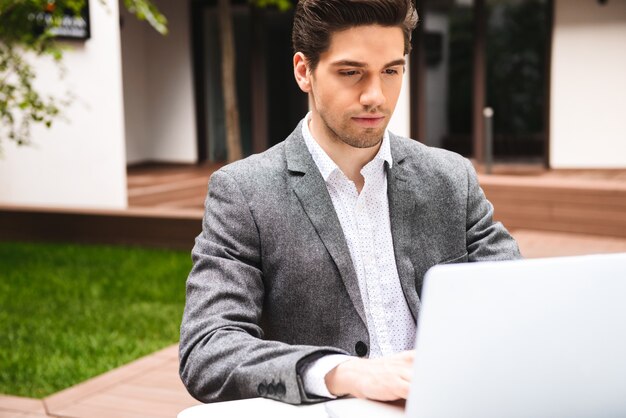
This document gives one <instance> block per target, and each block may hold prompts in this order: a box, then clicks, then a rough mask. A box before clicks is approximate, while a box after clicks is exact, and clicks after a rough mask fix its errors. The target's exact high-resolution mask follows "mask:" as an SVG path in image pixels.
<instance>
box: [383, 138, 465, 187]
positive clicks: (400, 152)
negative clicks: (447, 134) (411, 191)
mask: <svg viewBox="0 0 626 418" xmlns="http://www.w3.org/2000/svg"><path fill="white" fill-rule="evenodd" d="M394 151H395V152H394ZM392 153H393V154H395V155H394V156H393V157H394V161H398V162H399V163H403V164H406V163H408V166H410V167H413V168H415V169H419V170H420V171H424V170H425V171H428V172H431V173H437V174H440V175H442V176H444V177H447V176H449V175H453V176H455V174H456V175H459V174H460V175H462V176H463V177H465V176H466V175H467V170H468V167H469V166H471V163H470V162H469V160H468V159H467V158H465V157H463V156H462V155H460V154H457V153H456V152H453V151H449V150H446V149H443V148H437V147H432V146H428V145H425V144H422V143H421V142H419V141H416V140H414V139H411V138H406V137H402V136H397V135H393V136H392Z"/></svg>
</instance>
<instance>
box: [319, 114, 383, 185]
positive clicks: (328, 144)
mask: <svg viewBox="0 0 626 418" xmlns="http://www.w3.org/2000/svg"><path fill="white" fill-rule="evenodd" d="M308 123H309V130H310V131H311V134H312V135H313V138H314V139H315V141H316V142H317V143H318V144H319V145H320V147H322V149H323V150H324V151H325V152H326V154H328V156H329V157H330V159H331V160H333V161H334V162H335V164H337V166H338V167H339V169H341V171H342V172H343V173H344V174H345V175H346V176H347V177H348V178H349V179H350V180H351V181H353V182H354V184H355V185H356V187H357V190H358V191H359V192H360V191H361V189H362V188H363V185H364V179H363V176H362V175H361V170H362V169H363V167H364V166H365V165H366V164H367V163H369V162H370V161H372V160H373V159H374V157H375V156H376V154H377V153H378V150H379V149H380V145H381V143H382V138H381V141H380V142H379V143H378V144H376V145H375V146H373V147H370V148H356V147H353V146H350V145H348V144H346V143H345V142H343V141H341V140H340V139H339V138H336V136H335V134H334V133H333V132H330V131H329V130H328V128H327V127H326V125H325V124H324V122H323V121H322V120H321V118H319V115H317V114H316V113H315V112H313V113H312V114H311V119H310V121H309V122H308Z"/></svg>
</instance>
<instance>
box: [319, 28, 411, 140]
mask: <svg viewBox="0 0 626 418" xmlns="http://www.w3.org/2000/svg"><path fill="white" fill-rule="evenodd" d="M404 65H405V60H404V36H403V33H402V29H400V28H398V27H383V26H378V25H370V26H357V27H354V28H350V29H347V30H344V31H341V32H336V33H334V34H333V35H332V36H331V42H330V47H329V49H328V50H327V51H326V52H324V53H323V54H321V55H320V59H319V64H318V65H317V67H316V68H315V70H314V71H313V73H310V72H307V74H308V77H309V83H310V84H309V86H310V89H309V93H310V95H311V99H312V100H311V105H312V109H311V111H312V113H313V123H315V124H319V125H320V126H316V130H317V131H320V130H321V131H322V132H324V135H325V136H326V137H327V138H328V139H330V140H331V141H333V142H334V141H341V142H343V143H345V144H348V145H350V146H353V147H357V148H369V147H373V146H376V145H378V144H379V143H380V141H381V140H382V137H383V133H384V130H385V128H386V127H387V124H388V123H389V120H390V118H391V115H392V114H393V111H394V109H395V106H396V103H397V101H398V95H399V94H400V88H401V87H402V74H403V72H404Z"/></svg>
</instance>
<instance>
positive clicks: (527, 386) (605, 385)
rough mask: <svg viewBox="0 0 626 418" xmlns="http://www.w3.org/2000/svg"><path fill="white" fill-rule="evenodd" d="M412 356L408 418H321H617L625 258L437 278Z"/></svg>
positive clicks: (361, 410)
mask: <svg viewBox="0 0 626 418" xmlns="http://www.w3.org/2000/svg"><path fill="white" fill-rule="evenodd" d="M415 349H416V356H415V359H416V360H415V364H414V370H413V379H412V381H411V391H410V395H409V399H408V400H407V403H406V408H402V407H399V406H397V405H387V404H384V403H378V402H371V401H361V400H358V399H342V400H338V401H332V402H328V403H327V405H326V408H327V412H328V413H329V415H330V416H331V417H332V418H347V417H377V416H380V417H395V416H407V417H411V418H417V417H428V418H434V417H455V418H463V417H468V418H469V417H498V418H501V417H524V418H527V417H537V418H538V417H550V418H553V417H568V418H571V417H626V253H624V254H612V255H594V256H582V257H564V258H551V259H535V260H522V261H506V262H488V263H470V264H456V265H446V266H437V267H434V268H433V269H431V270H430V271H429V272H428V273H427V275H426V277H425V283H424V289H423V292H422V307H421V310H420V315H419V323H418V332H417V341H416V347H415ZM372 408H376V409H372Z"/></svg>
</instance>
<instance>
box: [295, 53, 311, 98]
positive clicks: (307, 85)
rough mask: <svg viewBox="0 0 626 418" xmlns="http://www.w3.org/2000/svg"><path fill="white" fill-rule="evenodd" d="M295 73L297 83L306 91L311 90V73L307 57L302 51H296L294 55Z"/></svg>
mask: <svg viewBox="0 0 626 418" xmlns="http://www.w3.org/2000/svg"><path fill="white" fill-rule="evenodd" d="M293 75H294V76H295V77H296V83H298V86H299V87H300V90H302V91H303V92H305V93H309V92H310V91H311V74H310V73H309V66H308V62H307V59H306V57H305V56H304V54H303V53H302V52H296V53H295V55H294V56H293Z"/></svg>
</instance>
